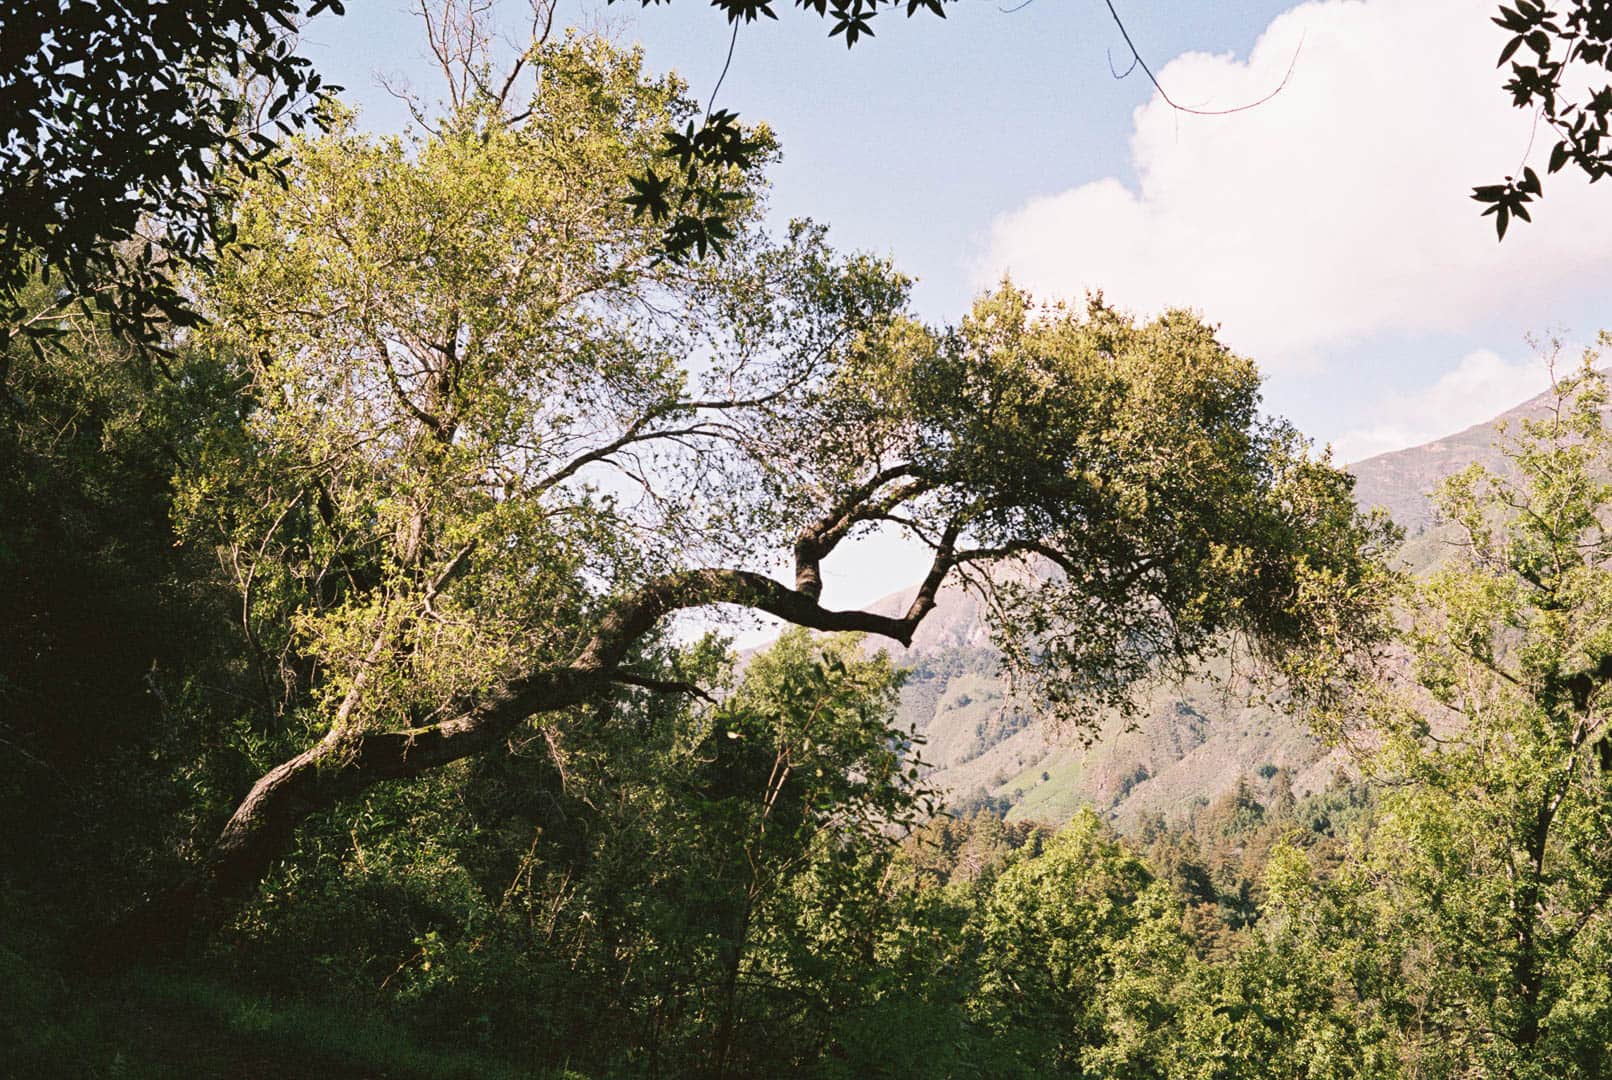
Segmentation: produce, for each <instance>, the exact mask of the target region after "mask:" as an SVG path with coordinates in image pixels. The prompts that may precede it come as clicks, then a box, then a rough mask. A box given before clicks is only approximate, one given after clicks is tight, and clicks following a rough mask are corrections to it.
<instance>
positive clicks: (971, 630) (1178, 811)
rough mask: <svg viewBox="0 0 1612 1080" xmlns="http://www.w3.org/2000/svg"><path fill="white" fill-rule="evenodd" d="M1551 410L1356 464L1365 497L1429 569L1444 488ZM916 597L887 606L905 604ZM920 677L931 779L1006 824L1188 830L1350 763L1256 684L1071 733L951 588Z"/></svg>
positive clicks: (911, 654)
mask: <svg viewBox="0 0 1612 1080" xmlns="http://www.w3.org/2000/svg"><path fill="white" fill-rule="evenodd" d="M1554 407H1555V400H1554V397H1553V395H1552V394H1550V393H1548V392H1546V393H1542V394H1539V395H1537V396H1535V397H1534V398H1532V399H1530V400H1528V401H1525V402H1519V403H1518V404H1517V405H1516V406H1514V407H1512V408H1510V409H1508V410H1506V411H1505V412H1503V413H1501V414H1500V415H1498V416H1496V417H1494V418H1493V419H1492V420H1488V421H1485V422H1484V423H1481V424H1475V425H1473V426H1472V427H1470V428H1467V429H1465V430H1463V431H1460V432H1457V433H1455V434H1453V435H1449V436H1446V437H1444V438H1440V439H1436V440H1434V441H1432V442H1429V443H1426V444H1424V445H1421V446H1415V447H1410V448H1408V449H1404V450H1396V451H1392V452H1390V453H1385V454H1379V455H1377V456H1375V457H1372V458H1368V459H1366V460H1364V461H1361V462H1358V463H1355V464H1353V465H1350V466H1349V467H1348V469H1349V471H1350V472H1351V473H1352V474H1353V475H1354V476H1355V491H1354V494H1355V499H1356V501H1357V502H1358V504H1359V505H1360V506H1361V507H1362V508H1365V509H1370V508H1373V507H1381V508H1383V509H1384V510H1386V511H1387V512H1388V513H1389V514H1390V515H1391V516H1392V517H1393V520H1394V521H1395V523H1396V524H1398V525H1400V526H1401V527H1402V528H1403V529H1404V530H1405V533H1406V537H1407V539H1406V544H1405V548H1404V551H1403V556H1402V557H1403V558H1404V559H1406V560H1407V561H1408V563H1409V564H1410V566H1411V568H1412V569H1413V570H1414V571H1417V572H1423V571H1425V570H1427V569H1428V568H1429V567H1431V566H1432V565H1433V563H1434V562H1435V561H1436V560H1437V559H1439V558H1440V557H1441V556H1443V555H1445V554H1447V549H1448V543H1447V541H1449V540H1450V539H1451V537H1450V536H1449V535H1448V534H1447V531H1446V532H1440V531H1439V530H1438V529H1437V528H1436V502H1435V499H1434V492H1435V490H1436V489H1437V487H1438V486H1439V484H1441V483H1442V482H1443V481H1445V480H1446V479H1448V478H1449V477H1451V476H1453V475H1455V474H1456V473H1458V472H1460V471H1462V470H1463V469H1466V468H1468V467H1470V466H1472V465H1481V466H1483V467H1484V468H1488V469H1498V470H1504V469H1507V468H1509V466H1508V465H1507V462H1506V458H1505V455H1504V453H1503V449H1502V446H1503V438H1502V434H1501V433H1502V431H1504V430H1510V431H1512V432H1513V433H1514V432H1515V431H1516V430H1517V425H1518V424H1519V423H1520V422H1521V421H1523V420H1525V419H1533V420H1538V419H1540V418H1541V417H1543V416H1544V415H1546V414H1547V413H1548V412H1549V411H1550V410H1552V409H1553V408H1554ZM907 599H908V594H907V593H898V594H896V595H894V596H892V597H890V598H889V599H887V600H886V601H884V602H883V603H882V604H881V605H880V606H881V607H882V608H887V609H889V610H897V609H899V608H901V607H902V606H903V605H904V603H905V601H906V600H907ZM903 656H904V663H906V664H909V665H910V670H911V673H910V676H909V678H908V681H907V683H906V684H905V686H904V687H903V690H902V699H901V717H902V720H903V721H904V722H905V723H907V724H911V725H912V726H914V727H915V728H916V730H918V731H919V732H920V733H922V734H923V735H924V736H925V738H926V739H927V744H926V746H925V757H926V759H927V760H928V761H929V762H930V764H931V766H932V769H933V771H932V772H930V773H929V774H928V779H929V782H930V783H932V784H934V785H935V786H936V787H938V788H940V789H942V790H943V791H945V792H946V793H947V794H948V797H949V798H950V799H951V800H952V802H953V804H954V805H955V806H957V807H960V808H962V809H963V810H964V812H969V811H972V810H973V809H976V808H978V807H991V808H993V809H994V810H995V811H997V812H1000V813H1004V814H1006V815H1007V817H1008V818H1009V819H1010V820H1016V821H1017V820H1023V821H1038V822H1052V823H1057V822H1061V821H1064V820H1067V819H1068V818H1070V817H1071V816H1073V815H1074V814H1075V813H1076V812H1077V810H1079V809H1080V808H1081V807H1091V808H1092V809H1094V810H1095V811H1096V812H1098V813H1099V814H1100V815H1101V816H1102V817H1104V819H1105V820H1108V821H1110V822H1112V823H1113V824H1114V825H1115V826H1116V827H1117V828H1119V829H1120V830H1121V831H1122V832H1124V833H1127V834H1134V833H1135V832H1136V830H1137V829H1138V828H1140V827H1141V825H1142V823H1143V822H1144V821H1146V820H1151V819H1152V818H1153V817H1155V816H1157V815H1162V816H1163V817H1165V818H1166V819H1169V820H1172V821H1175V822H1178V823H1179V822H1182V821H1185V820H1186V819H1187V817H1188V816H1189V815H1190V814H1191V813H1192V812H1193V811H1194V810H1196V809H1201V808H1203V807H1206V806H1207V805H1209V804H1210V803H1212V802H1214V801H1215V800H1217V799H1221V798H1224V797H1227V796H1229V795H1230V794H1232V793H1233V792H1235V790H1236V789H1237V788H1238V786H1239V785H1244V786H1250V787H1251V788H1252V789H1253V790H1254V791H1257V792H1258V793H1259V794H1260V795H1261V797H1263V798H1267V799H1269V798H1271V797H1273V795H1274V790H1273V788H1272V783H1273V781H1277V774H1278V773H1280V774H1281V776H1280V778H1279V781H1277V782H1278V783H1279V784H1280V785H1286V786H1288V787H1290V788H1291V789H1292V790H1293V791H1294V792H1295V793H1297V794H1298V795H1300V796H1305V795H1314V794H1317V793H1320V792H1322V791H1325V790H1327V789H1328V788H1330V787H1332V786H1333V785H1334V784H1335V783H1336V781H1337V778H1338V776H1339V774H1340V771H1344V772H1347V771H1349V770H1350V769H1351V768H1352V766H1351V763H1350V761H1349V758H1348V755H1347V754H1345V753H1342V752H1339V751H1336V750H1332V749H1329V748H1328V747H1326V746H1324V745H1323V744H1322V741H1321V740H1320V739H1319V738H1317V737H1316V735H1315V734H1314V733H1313V732H1312V731H1311V730H1309V729H1308V728H1307V727H1306V725H1305V724H1304V723H1303V722H1302V721H1301V720H1299V719H1297V718H1295V717H1293V716H1292V715H1289V714H1287V713H1285V712H1284V711H1283V710H1282V709H1280V708H1278V707H1272V706H1271V705H1269V704H1266V703H1262V702H1261V701H1259V700H1258V694H1257V690H1256V688H1254V687H1253V686H1251V685H1250V684H1248V683H1247V682H1246V681H1244V682H1241V683H1237V682H1235V681H1232V682H1228V681H1227V680H1226V678H1225V676H1226V675H1227V674H1228V672H1227V671H1226V670H1225V669H1224V667H1221V668H1220V669H1218V670H1215V671H1214V672H1213V675H1214V676H1215V677H1211V678H1207V679H1205V678H1188V679H1186V680H1181V681H1176V680H1169V681H1165V682H1163V683H1161V684H1159V685H1156V686H1153V687H1149V688H1148V689H1147V691H1146V692H1145V694H1144V696H1143V698H1142V703H1141V707H1140V709H1139V710H1138V712H1137V713H1136V715H1134V716H1132V717H1125V718H1121V717H1117V716H1116V717H1113V718H1111V719H1110V720H1108V721H1107V722H1106V724H1105V725H1104V726H1103V728H1102V729H1101V731H1100V733H1099V734H1098V735H1097V736H1096V737H1095V738H1087V739H1082V738H1078V737H1071V736H1070V735H1069V733H1068V732H1060V731H1059V730H1058V729H1057V727H1056V725H1051V724H1047V723H1045V722H1043V720H1042V719H1041V718H1040V717H1039V716H1037V715H1036V713H1035V711H1034V708H1033V706H1031V707H1027V706H1025V705H1024V704H1023V703H1020V702H1015V701H1014V700H1013V697H1012V695H1011V693H1010V690H1009V686H1008V682H1007V680H1006V679H1005V678H1004V677H1003V676H1002V675H1001V673H1000V672H999V670H998V664H997V654H996V652H995V650H994V649H993V648H992V647H991V641H990V632H989V628H988V627H987V625H986V623H985V621H984V620H983V619H982V618H981V615H980V608H979V604H978V602H977V601H975V600H974V599H973V598H972V597H971V596H970V595H968V594H967V593H966V592H964V591H962V590H961V589H952V590H947V591H944V592H942V593H941V595H940V597H939V598H938V601H937V604H936V608H935V611H934V612H933V613H932V614H931V616H930V617H929V619H928V620H927V621H926V622H925V624H924V626H923V627H922V628H921V630H920V631H919V633H918V634H917V635H916V636H915V637H914V639H913V644H912V646H911V648H910V649H908V650H906V651H905V652H904V654H903Z"/></svg>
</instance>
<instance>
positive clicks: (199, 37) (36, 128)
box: [0, 0, 342, 344]
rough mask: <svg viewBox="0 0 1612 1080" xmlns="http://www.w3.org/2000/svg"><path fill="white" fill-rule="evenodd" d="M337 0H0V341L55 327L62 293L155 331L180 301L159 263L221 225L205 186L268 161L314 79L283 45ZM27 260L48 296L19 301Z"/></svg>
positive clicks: (208, 248)
mask: <svg viewBox="0 0 1612 1080" xmlns="http://www.w3.org/2000/svg"><path fill="white" fill-rule="evenodd" d="M327 9H328V10H331V11H334V12H337V13H340V12H341V10H342V5H341V4H340V3H339V2H338V0H310V2H309V3H307V4H306V5H304V4H303V3H302V2H301V0H209V2H206V3H200V2H187V0H130V2H122V3H116V4H112V3H103V2H101V0H45V2H36V0H6V2H5V3H3V4H0V71H3V72H4V73H5V74H4V80H3V83H0V86H3V90H0V208H3V209H0V344H3V343H4V342H6V341H8V340H9V339H10V338H11V336H12V335H13V334H23V335H25V336H27V337H29V338H31V339H33V340H38V339H40V338H42V337H48V336H51V335H52V334H55V333H59V332H61V330H62V328H61V327H60V326H59V325H58V318H59V315H60V313H61V310H62V308H63V307H64V306H65V305H66V304H68V303H70V302H73V301H81V302H86V303H87V302H90V301H93V303H94V305H95V307H96V309H97V310H99V311H103V312H106V313H107V314H108V315H109V316H110V317H111V319H112V322H113V325H114V328H116V329H117V330H119V331H120V332H123V333H126V334H128V335H129V336H131V338H132V339H133V340H136V341H141V342H144V343H147V344H157V343H158V342H159V339H160V336H161V334H162V332H163V327H165V326H167V325H169V324H175V323H177V324H180V325H184V324H186V323H188V322H190V321H191V320H192V315H191V313H190V311H189V308H188V305H187V304H186V302H185V298H184V297H183V295H182V294H181V293H180V292H179V291H177V290H176V288H175V286H174V282H173V277H172V270H173V266H174V263H175V262H187V261H195V260H198V259H206V258H207V257H208V256H209V255H210V254H211V253H212V251H213V250H214V248H215V245H216V244H217V243H219V242H220V241H224V242H227V241H228V239H229V235H228V230H227V228H225V229H224V230H223V231H220V229H219V225H220V223H221V219H222V218H223V216H224V215H223V208H222V206H221V205H220V199H221V196H222V190H221V185H222V183H223V181H224V179H225V178H226V177H227V176H229V175H230V174H231V173H233V172H234V171H235V170H237V169H243V168H245V169H248V170H250V169H252V168H255V167H258V166H261V165H269V166H272V164H273V162H274V160H275V158H274V151H275V144H276V140H277V139H278V138H279V137H281V136H283V135H285V134H288V133H289V132H291V131H292V130H294V129H296V128H298V127H300V126H302V125H303V124H305V123H306V122H307V120H308V118H309V117H310V115H312V113H313V110H314V107H315V105H316V104H317V103H318V102H319V101H320V100H323V99H324V98H325V97H326V96H328V94H329V93H330V91H331V89H332V88H331V87H327V86H324V85H322V83H321V80H320V77H319V75H318V73H316V72H315V71H313V69H312V67H311V66H310V65H309V63H308V62H307V61H306V60H304V59H302V58H301V57H299V56H297V55H296V54H295V53H294V52H293V50H292V39H293V37H294V35H295V33H296V29H297V25H298V22H299V20H301V19H303V18H305V17H311V16H313V15H316V14H318V13H319V12H321V11H324V10H327ZM36 275H44V276H45V277H46V278H47V279H52V278H53V279H54V280H55V282H56V289H55V292H54V295H52V296H50V297H49V298H48V299H47V300H45V302H43V303H41V302H40V298H38V297H35V298H34V303H32V304H30V305H24V304H23V303H22V294H23V290H24V289H25V288H26V286H27V285H28V284H29V282H30V281H31V280H32V279H33V278H34V277H35V276H36Z"/></svg>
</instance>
